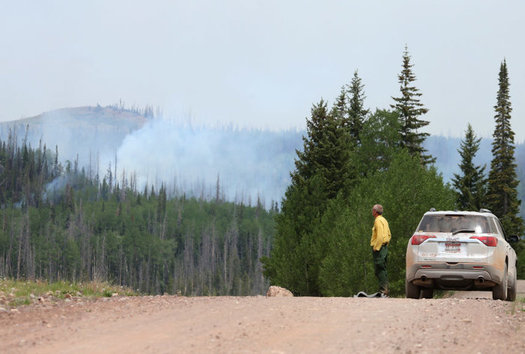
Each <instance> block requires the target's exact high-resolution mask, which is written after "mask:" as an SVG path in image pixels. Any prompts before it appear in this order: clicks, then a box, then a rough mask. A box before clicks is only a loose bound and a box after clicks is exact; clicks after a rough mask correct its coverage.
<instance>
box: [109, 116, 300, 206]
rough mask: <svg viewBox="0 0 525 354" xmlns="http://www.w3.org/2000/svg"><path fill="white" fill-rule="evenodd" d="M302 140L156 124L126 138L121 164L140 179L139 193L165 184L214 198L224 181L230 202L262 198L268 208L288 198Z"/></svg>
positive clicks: (292, 134)
mask: <svg viewBox="0 0 525 354" xmlns="http://www.w3.org/2000/svg"><path fill="white" fill-rule="evenodd" d="M301 136H302V134H301V133H300V132H298V131H281V132H270V131H262V130H247V129H242V130H239V129H235V128H231V127H223V128H206V127H198V128H195V127H192V126H189V125H187V124H186V125H184V124H181V123H176V122H174V121H170V120H164V119H155V120H153V121H150V122H148V123H146V124H145V125H144V126H143V127H142V128H141V129H139V130H137V131H134V132H132V133H131V134H129V135H128V136H126V137H125V138H124V141H123V142H122V145H121V146H120V148H119V149H118V151H117V160H116V163H117V166H118V171H119V173H120V174H122V172H123V171H125V173H126V174H129V175H131V174H135V175H136V182H137V185H138V186H139V187H143V186H144V185H146V184H148V185H156V186H158V185H159V183H164V184H165V185H167V186H168V190H171V191H175V192H179V193H180V192H183V193H188V194H194V195H201V196H202V195H204V197H214V196H215V193H216V184H217V178H219V181H220V189H221V191H220V193H221V196H222V197H225V199H227V200H236V201H244V202H249V201H251V202H252V203H255V201H256V200H257V198H260V199H262V200H263V201H264V202H265V204H266V206H268V205H269V203H270V202H271V201H277V202H280V201H281V199H282V197H283V196H284V192H285V190H286V187H287V186H288V184H289V182H290V171H292V169H293V164H294V157H295V156H294V154H295V148H297V147H298V144H300V141H301ZM290 145H292V146H290Z"/></svg>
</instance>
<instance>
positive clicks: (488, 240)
mask: <svg viewBox="0 0 525 354" xmlns="http://www.w3.org/2000/svg"><path fill="white" fill-rule="evenodd" d="M470 238H474V239H476V240H480V241H481V242H482V243H483V244H484V245H486V246H489V247H496V246H497V245H498V238H497V237H494V236H470Z"/></svg>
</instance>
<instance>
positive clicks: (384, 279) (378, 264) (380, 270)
mask: <svg viewBox="0 0 525 354" xmlns="http://www.w3.org/2000/svg"><path fill="white" fill-rule="evenodd" d="M372 255H373V256H374V270H375V273H376V277H377V279H378V280H379V291H383V292H384V291H386V290H387V289H388V275H387V272H386V260H387V258H388V245H383V246H382V247H381V249H380V250H379V251H374V250H373V249H372Z"/></svg>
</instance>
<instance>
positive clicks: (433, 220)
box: [405, 209, 518, 301]
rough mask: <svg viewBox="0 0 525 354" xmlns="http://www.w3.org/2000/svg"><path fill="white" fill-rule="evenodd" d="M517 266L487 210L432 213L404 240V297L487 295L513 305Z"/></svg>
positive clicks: (503, 234)
mask: <svg viewBox="0 0 525 354" xmlns="http://www.w3.org/2000/svg"><path fill="white" fill-rule="evenodd" d="M508 240H509V241H513V242H515V241H517V240H518V237H517V236H511V237H509V239H508ZM516 261H517V258H516V253H515V252H514V249H513V248H512V247H511V246H510V245H509V243H508V242H507V237H506V236H505V233H504V231H503V228H502V227H501V224H500V222H499V220H498V218H497V217H496V216H495V215H493V214H492V213H491V212H490V211H489V210H486V209H481V210H480V211H479V212H472V211H435V210H434V209H431V210H430V211H429V212H427V213H425V215H423V218H422V219H421V221H420V223H419V225H418V227H417V229H416V232H415V233H414V235H413V236H412V237H411V238H410V240H409V241H408V246H407V253H406V282H405V291H406V297H407V298H413V299H419V298H420V297H423V298H432V296H433V292H434V289H446V290H492V298H493V299H500V300H508V301H514V300H515V298H516Z"/></svg>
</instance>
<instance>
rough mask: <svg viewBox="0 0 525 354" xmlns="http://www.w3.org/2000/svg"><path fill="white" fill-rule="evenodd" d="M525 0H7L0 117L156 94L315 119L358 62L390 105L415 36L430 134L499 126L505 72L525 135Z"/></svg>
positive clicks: (267, 121)
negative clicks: (314, 111)
mask: <svg viewBox="0 0 525 354" xmlns="http://www.w3.org/2000/svg"><path fill="white" fill-rule="evenodd" d="M524 14H525V2H524V1H495V0H491V1H485V0H468V1H464V0H461V1H458V0H451V1H448V0H439V1H425V0H414V1H387V0H385V1H343V0H341V1H330V0H328V1H327V0H325V1H305V0H301V1H282V0H280V1H274V0H264V1H249V0H223V1H213V0H209V1H198V0H184V1H176V0H175V1H168V0H165V1H155V0H150V1H134V0H133V1H130V0H121V1H110V0H91V1H46V0H41V1H36V0H35V1H24V0H20V1H6V0H3V1H2V3H1V7H0V120H1V121H5V120H14V119H19V118H22V117H28V116H32V115H36V114H39V113H41V112H44V111H49V110H53V109H56V108H61V107H72V106H83V105H95V104H97V103H99V104H101V105H108V104H113V103H117V102H119V100H122V101H124V102H125V103H126V104H127V105H129V106H131V105H135V106H144V105H147V104H150V105H154V106H159V107H161V108H162V109H163V111H164V112H165V114H166V115H169V116H171V117H175V118H177V119H181V120H187V119H191V120H192V121H194V122H202V123H206V124H213V125H215V123H217V122H219V123H233V124H235V125H238V126H240V127H262V128H269V129H282V128H299V129H303V128H304V127H305V118H306V117H307V116H308V115H309V112H310V108H311V105H312V103H314V102H318V101H319V99H320V98H321V97H323V98H325V99H327V100H328V101H329V102H330V104H331V103H332V102H333V100H334V98H335V97H336V96H337V95H338V93H339V91H340V88H341V86H342V85H343V84H345V83H348V82H349V81H350V79H351V77H352V75H353V72H354V70H356V69H357V70H358V71H359V76H360V77H361V78H362V79H363V83H364V84H365V93H366V96H367V99H366V101H365V104H366V106H368V107H370V108H372V109H375V108H377V107H379V108H387V107H388V105H389V104H391V103H392V99H391V96H397V95H398V94H399V84H398V82H397V74H398V73H399V72H400V70H401V57H402V53H403V50H404V47H405V44H406V45H407V46H408V50H409V53H410V55H411V56H412V63H413V64H414V72H415V74H416V77H417V81H416V86H417V87H418V88H419V89H420V90H421V92H422V93H423V96H422V98H421V99H422V102H423V103H424V104H425V105H426V107H427V108H429V109H430V112H429V113H428V114H427V115H426V119H427V120H429V121H430V122H431V123H430V125H429V127H428V131H429V132H430V133H432V134H443V135H453V136H462V135H463V132H464V130H465V129H466V126H467V123H468V122H470V123H471V124H472V125H473V127H474V129H475V131H476V133H477V134H478V135H480V136H490V135H491V134H492V131H493V127H494V123H493V119H494V118H493V116H494V109H493V106H494V104H495V101H496V99H495V97H496V92H497V89H498V71H499V66H500V63H501V62H502V60H503V59H504V58H506V60H507V65H508V68H509V77H510V83H511V86H510V94H511V100H512V105H513V109H514V111H513V114H512V127H513V129H514V132H515V133H516V136H517V140H518V141H523V139H524V138H525V117H524V115H525V49H524V48H525V45H524V43H525V40H524V39H523V35H524V33H525V31H524V30H525V25H524V20H523V16H524Z"/></svg>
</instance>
